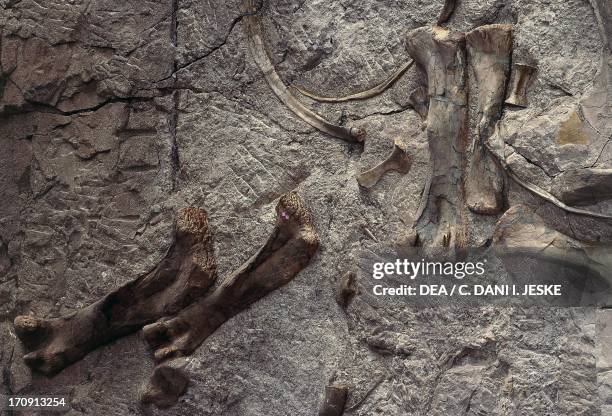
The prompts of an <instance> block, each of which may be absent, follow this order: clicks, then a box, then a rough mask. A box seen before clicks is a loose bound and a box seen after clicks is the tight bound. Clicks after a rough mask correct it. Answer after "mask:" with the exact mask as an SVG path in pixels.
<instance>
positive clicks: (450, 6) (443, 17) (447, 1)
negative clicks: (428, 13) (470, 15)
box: [437, 0, 457, 26]
mask: <svg viewBox="0 0 612 416" xmlns="http://www.w3.org/2000/svg"><path fill="white" fill-rule="evenodd" d="M456 5H457V0H444V8H443V9H442V11H441V12H440V16H439V17H438V22H437V24H438V26H440V25H441V24H442V23H445V22H447V21H448V19H449V18H450V17H451V14H453V11H454V10H455V6H456Z"/></svg>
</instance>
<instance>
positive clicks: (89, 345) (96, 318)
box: [15, 208, 216, 375]
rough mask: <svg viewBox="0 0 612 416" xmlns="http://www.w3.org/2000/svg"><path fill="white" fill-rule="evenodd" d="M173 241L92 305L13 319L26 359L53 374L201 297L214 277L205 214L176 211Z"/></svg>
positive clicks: (192, 210)
mask: <svg viewBox="0 0 612 416" xmlns="http://www.w3.org/2000/svg"><path fill="white" fill-rule="evenodd" d="M175 228H176V231H175V242H174V244H173V245H172V246H171V247H170V249H169V250H168V252H167V254H166V256H165V257H164V259H163V260H161V261H160V262H159V264H158V265H157V266H156V267H155V268H154V269H153V270H152V271H151V272H149V273H146V274H144V275H142V276H140V277H139V278H138V279H136V280H134V281H132V282H130V283H127V284H126V285H124V286H122V287H120V288H119V289H116V290H115V291H113V292H111V293H109V294H108V295H106V296H105V297H103V298H102V299H100V300H99V301H97V302H96V303H94V304H92V305H90V306H88V307H86V308H84V309H80V310H78V311H76V312H74V313H73V314H71V315H67V316H63V317H61V318H57V319H50V320H47V319H40V318H36V317H34V316H29V315H28V316H18V317H16V318H15V332H16V333H17V336H18V337H19V339H20V340H21V341H22V342H23V344H24V345H25V346H26V348H27V349H28V350H30V351H32V352H30V353H28V354H26V355H25V357H24V360H25V362H26V364H28V366H30V367H31V368H32V369H34V370H37V371H40V372H42V373H45V374H48V375H51V374H54V373H57V372H58V371H60V370H61V369H63V368H64V367H66V366H68V365H69V364H72V363H74V362H75V361H78V360H80V359H81V358H83V357H84V356H85V355H86V354H87V353H89V352H90V351H92V350H93V349H95V348H97V347H98V346H100V345H103V344H105V343H108V342H110V341H112V340H114V339H116V338H119V337H121V336H124V335H127V334H129V333H131V332H134V331H137V330H139V329H140V328H141V327H142V326H143V325H146V324H148V323H151V322H154V321H156V320H157V319H159V318H161V317H163V316H167V315H172V314H175V313H177V312H178V311H179V310H181V309H182V308H184V307H185V306H187V305H189V304H190V303H192V302H193V301H194V300H196V299H197V298H199V297H200V296H202V295H203V294H204V293H206V291H207V290H208V289H209V287H210V286H212V284H213V283H214V281H215V278H216V264H215V260H214V254H213V253H214V250H213V241H212V236H211V233H210V229H209V226H208V220H207V218H206V214H205V213H204V211H202V210H199V209H196V208H185V209H182V210H180V211H179V212H178V215H177V220H176V227H175Z"/></svg>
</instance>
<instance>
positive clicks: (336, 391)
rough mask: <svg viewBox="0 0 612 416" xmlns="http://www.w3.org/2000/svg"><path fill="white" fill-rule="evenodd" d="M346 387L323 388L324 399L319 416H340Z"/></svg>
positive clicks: (346, 391) (346, 393)
mask: <svg viewBox="0 0 612 416" xmlns="http://www.w3.org/2000/svg"><path fill="white" fill-rule="evenodd" d="M347 396H348V387H347V386H344V385H333V386H326V387H325V397H324V398H323V403H322V404H321V408H320V409H319V416H342V414H343V413H344V406H346V399H347Z"/></svg>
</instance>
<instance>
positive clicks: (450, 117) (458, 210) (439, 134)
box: [406, 26, 468, 250]
mask: <svg viewBox="0 0 612 416" xmlns="http://www.w3.org/2000/svg"><path fill="white" fill-rule="evenodd" d="M406 45H407V49H408V53H409V54H410V56H412V58H413V59H414V60H415V61H416V62H417V64H419V65H420V66H422V67H423V68H424V69H425V72H426V74H427V79H428V83H427V84H428V95H429V112H428V116H427V140H428V142H429V149H430V154H431V158H432V166H433V171H432V175H431V182H430V185H429V187H428V188H429V189H428V193H427V195H425V196H424V198H427V203H426V204H424V205H423V206H425V207H426V208H427V211H428V214H429V218H428V219H429V221H430V222H432V223H433V224H434V225H435V226H436V231H435V235H434V237H433V246H434V247H449V248H451V249H456V250H460V249H461V248H463V247H464V246H465V240H466V237H467V231H466V222H465V221H466V220H465V212H464V209H463V206H464V202H463V201H464V195H463V191H462V188H463V186H462V184H463V173H462V170H463V166H464V158H465V147H466V142H467V128H468V112H467V111H468V110H467V84H466V67H465V66H466V56H465V37H464V35H463V34H460V33H454V32H450V31H449V30H447V29H444V28H441V27H438V26H434V27H422V28H418V29H415V30H413V31H411V32H410V33H409V34H408V39H407V43H406ZM424 210H425V209H424ZM420 216H421V215H419V217H420Z"/></svg>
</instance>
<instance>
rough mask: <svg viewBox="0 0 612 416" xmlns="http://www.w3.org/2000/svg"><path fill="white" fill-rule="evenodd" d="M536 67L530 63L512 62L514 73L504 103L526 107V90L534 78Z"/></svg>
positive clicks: (527, 103)
mask: <svg viewBox="0 0 612 416" xmlns="http://www.w3.org/2000/svg"><path fill="white" fill-rule="evenodd" d="M536 71H537V69H536V68H535V67H533V66H531V65H527V64H523V63H516V64H514V71H513V72H514V75H513V77H512V82H511V84H510V92H509V95H508V98H507V99H506V104H511V105H515V106H517V107H527V106H528V105H529V102H528V100H527V92H528V90H529V87H530V86H531V84H532V83H533V81H534V79H535V73H536Z"/></svg>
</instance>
